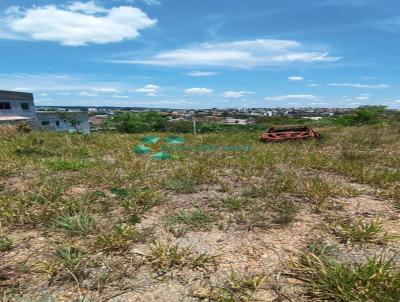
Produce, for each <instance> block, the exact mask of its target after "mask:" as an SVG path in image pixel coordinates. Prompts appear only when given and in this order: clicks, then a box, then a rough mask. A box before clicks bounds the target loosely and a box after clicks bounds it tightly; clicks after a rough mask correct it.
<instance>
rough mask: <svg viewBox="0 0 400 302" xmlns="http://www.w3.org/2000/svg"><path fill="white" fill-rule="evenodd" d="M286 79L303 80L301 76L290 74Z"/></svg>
mask: <svg viewBox="0 0 400 302" xmlns="http://www.w3.org/2000/svg"><path fill="white" fill-rule="evenodd" d="M288 80H289V81H303V80H304V78H303V77H299V76H291V77H288Z"/></svg>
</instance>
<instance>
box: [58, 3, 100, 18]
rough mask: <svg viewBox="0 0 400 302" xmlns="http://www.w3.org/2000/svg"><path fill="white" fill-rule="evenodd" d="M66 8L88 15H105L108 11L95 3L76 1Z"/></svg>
mask: <svg viewBox="0 0 400 302" xmlns="http://www.w3.org/2000/svg"><path fill="white" fill-rule="evenodd" d="M65 8H66V9H67V10H69V11H71V12H81V13H85V14H88V15H91V14H97V13H104V12H106V11H107V10H106V9H105V8H104V7H101V6H98V5H97V4H96V3H95V1H88V2H80V1H75V2H73V3H71V4H69V5H67V6H65Z"/></svg>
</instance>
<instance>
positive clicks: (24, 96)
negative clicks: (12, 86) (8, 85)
mask: <svg viewBox="0 0 400 302" xmlns="http://www.w3.org/2000/svg"><path fill="white" fill-rule="evenodd" d="M0 100H7V101H13V100H18V101H33V94H32V93H28V92H18V91H6V90H0Z"/></svg>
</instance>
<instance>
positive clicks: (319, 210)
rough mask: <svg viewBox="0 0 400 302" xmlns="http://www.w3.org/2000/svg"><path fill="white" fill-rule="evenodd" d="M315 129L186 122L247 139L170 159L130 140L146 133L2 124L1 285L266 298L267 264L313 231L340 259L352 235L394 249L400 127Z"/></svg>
mask: <svg viewBox="0 0 400 302" xmlns="http://www.w3.org/2000/svg"><path fill="white" fill-rule="evenodd" d="M320 130H321V132H322V133H323V134H324V138H323V139H322V140H321V141H318V142H317V141H306V142H293V143H290V142H287V143H281V144H269V145H265V144H262V143H260V142H259V141H258V136H259V133H253V134H249V133H246V134H243V135H242V134H241V133H236V134H223V133H217V134H200V135H196V136H194V135H185V136H184V137H185V139H186V141H187V143H186V145H188V146H190V145H198V144H213V145H218V146H243V145H249V146H250V147H251V150H250V151H248V152H238V151H236V152H235V151H218V152H194V151H193V152H190V151H180V152H177V154H176V155H177V156H176V159H172V160H167V161H155V160H152V159H151V157H150V156H147V155H136V154H134V153H133V152H132V151H131V148H132V146H133V145H135V144H137V143H138V141H139V140H140V138H141V137H142V136H143V135H124V134H117V133H94V134H92V135H90V136H82V135H68V134H57V133H35V132H33V133H29V134H24V135H21V134H17V133H7V135H5V134H0V135H3V136H1V140H0V153H1V154H0V155H1V156H0V190H1V192H0V256H1V257H3V258H4V259H5V261H3V262H2V263H0V291H1V295H0V297H2V299H3V301H16V300H18V299H22V301H40V299H50V300H51V299H53V300H55V301H63V300H68V301H78V300H79V299H81V300H82V299H86V301H103V300H104V299H108V298H109V297H113V296H115V295H116V296H118V297H119V296H120V295H122V296H121V297H124V298H125V299H127V300H129V301H144V300H143V299H147V300H151V299H153V300H156V301H200V300H203V301H252V299H255V298H257V299H258V300H261V301H271V299H273V298H276V299H278V298H282V296H281V294H282V293H277V292H276V290H275V289H276V284H274V282H272V281H271V282H266V280H265V278H264V276H266V275H271V276H275V277H276V276H278V275H280V273H279V272H282V271H287V270H288V269H289V268H288V267H287V264H286V263H287V262H286V260H287V259H289V257H291V256H296V254H298V253H297V252H296V251H297V250H304V249H305V248H306V246H307V244H308V241H309V240H310V239H311V238H313V236H316V235H318V236H325V237H327V238H329V240H330V241H331V242H334V244H335V245H337V246H338V247H339V250H341V251H346V252H343V253H344V254H343V255H342V257H341V259H346V257H347V256H346V255H348V257H349V259H350V255H351V253H352V252H351V251H352V250H353V249H358V250H357V251H359V250H360V249H361V250H362V252H363V253H364V254H367V255H370V256H371V257H372V256H374V255H376V250H375V249H374V248H371V246H370V244H372V245H374V246H377V245H376V244H375V243H379V246H385V247H391V248H392V249H396V248H395V247H396V243H397V240H396V239H394V240H391V241H386V240H381V239H382V238H383V237H382V236H381V234H385V233H386V232H390V233H391V234H393V233H396V232H397V231H398V229H396V227H393V225H394V224H390V223H389V222H390V221H391V220H392V219H394V218H393V217H396V215H397V211H398V208H399V207H398V204H399V202H400V199H399V196H400V194H399V188H400V173H399V172H398V171H399V168H400V156H399V154H398V153H399V152H400V151H399V150H400V132H399V129H394V130H393V128H386V127H359V128H340V129H339V128H325V129H320ZM160 135H161V136H164V135H165V134H160ZM152 147H153V148H154V149H155V151H157V150H161V144H160V143H158V144H156V145H155V146H152ZM361 184H362V185H361ZM355 187H357V189H355ZM365 187H367V188H368V190H366V191H365V190H364V189H363V188H365ZM371 192H372V193H371ZM360 194H361V195H362V196H363V198H364V200H368V203H365V204H359V203H358V202H357V200H358V199H357V195H360ZM383 205H385V207H383ZM381 208H382V210H380V209H381ZM338 214H339V216H341V217H352V216H355V218H356V220H354V221H353V222H348V223H342V224H339V225H337V227H336V228H335V232H332V224H328V225H327V224H326V222H327V221H332V220H335V217H337V216H338ZM364 216H367V217H364ZM378 217H379V223H375V222H376V221H377V220H376V219H378ZM364 221H367V222H364ZM388 223H389V224H388ZM387 225H390V226H391V227H390V229H387V228H388V227H387ZM165 242H168V244H166V243H165ZM358 242H362V243H365V244H363V245H355V244H354V243H358ZM314 253H315V251H314ZM346 253H347V254H346ZM318 257H319V256H318ZM371 259H372V258H371ZM335 261H336V260H335ZM338 263H339V262H338ZM368 263H369V262H368ZM371 263H372V262H371ZM371 263H370V264H371ZM376 263H377V262H376ZM376 263H375V262H374V263H372V264H373V265H375V264H376ZM393 263H396V261H395V260H393ZM372 264H371V265H372ZM324 265H328V263H324ZM329 265H337V266H340V265H344V264H341V263H339V264H337V263H336V262H335V264H332V263H331V262H329ZM360 265H361V264H360ZM328 268H329V267H328ZM346 269H347V270H348V271H349V272H350V273H352V272H354V271H355V270H356V268H353V267H349V268H347V267H346ZM390 269H391V270H392V268H390ZM231 272H235V273H231ZM313 274H314V275H315V274H316V272H310V274H309V275H307V276H309V277H308V279H307V278H306V279H305V281H304V280H303V281H302V282H303V283H305V284H307V283H310V282H315V281H314V279H312V278H311V277H312V276H314V275H313ZM164 275H165V276H168V277H167V278H166V277H165V276H164ZM160 276H164V277H165V278H164V277H163V279H160ZM227 276H230V277H228V278H227ZM239 276H240V277H239ZM271 280H274V278H272V279H271ZM392 283H393V284H395V282H392ZM261 284H262V285H263V290H261V291H259V289H260V288H259V287H260V285H261ZM288 284H289V283H288ZM313 284H314V283H313ZM302 285H304V284H302ZM296 286H298V287H301V286H300V285H296ZM296 286H295V287H296ZM149 288H154V290H153V291H150V290H149ZM202 288H206V289H208V290H207V293H205V294H204V293H203V295H197V296H196V295H194V294H193V293H194V292H197V291H198V290H199V289H202ZM329 290H331V289H329ZM368 290H370V286H369V285H368ZM322 291H323V289H321V293H319V294H318V295H317V296H318V297H328V296H329V295H328V294H327V295H328V296H327V295H325V294H324V293H323V292H322ZM139 292H140V293H141V294H139ZM293 293H294V294H293ZM292 294H293V295H294V296H293V297H291V299H292V300H293V301H301V299H303V300H304V299H307V298H306V297H307V295H306V296H304V293H303V292H302V291H300V292H297V291H292ZM396 294H397V293H396ZM285 296H287V295H286V294H285ZM43 297H45V298H43ZM271 297H272V298H271ZM111 301H113V300H112V299H111ZM114 301H118V300H114ZM344 301H346V300H344ZM388 301H390V300H388Z"/></svg>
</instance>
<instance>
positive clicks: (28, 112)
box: [0, 98, 36, 119]
mask: <svg viewBox="0 0 400 302" xmlns="http://www.w3.org/2000/svg"><path fill="white" fill-rule="evenodd" d="M0 102H1V103H9V104H10V106H11V109H0V116H23V117H28V118H31V119H36V109H35V104H34V102H33V100H32V101H31V100H28V101H27V100H7V99H2V98H0ZM21 104H28V107H29V109H22V106H21Z"/></svg>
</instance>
